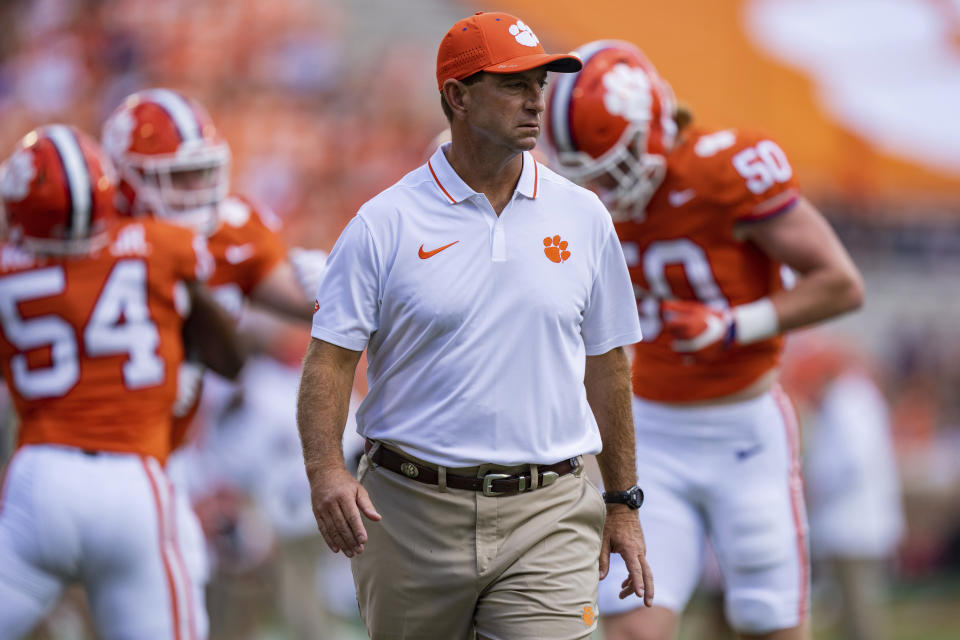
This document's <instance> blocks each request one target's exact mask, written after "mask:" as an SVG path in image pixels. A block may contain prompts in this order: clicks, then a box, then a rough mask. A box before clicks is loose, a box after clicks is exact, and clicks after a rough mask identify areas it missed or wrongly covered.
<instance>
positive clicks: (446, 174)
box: [427, 142, 540, 204]
mask: <svg viewBox="0 0 960 640" xmlns="http://www.w3.org/2000/svg"><path fill="white" fill-rule="evenodd" d="M449 146H450V143H449V142H446V143H444V144H442V145H440V146H439V147H437V150H436V151H434V152H433V155H432V156H430V159H429V160H428V161H427V169H428V170H429V171H430V175H431V176H432V177H433V181H434V182H435V183H436V185H437V188H439V189H440V191H441V192H442V193H443V195H444V197H446V198H447V199H448V200H449V201H450V203H451V204H458V203H460V202H463V201H464V200H466V199H467V198H470V197H471V196H474V195H476V193H477V192H476V191H474V190H473V189H471V188H470V186H469V185H467V183H466V182H464V181H463V179H462V178H461V177H460V176H459V174H457V172H456V171H454V169H453V167H452V166H450V162H449V161H448V160H447V156H446V154H445V153H444V150H445V149H447V148H448V147H449ZM539 181H540V170H539V169H538V168H537V162H536V160H534V159H533V154H531V153H530V152H528V151H524V152H523V169H522V170H521V171H520V180H519V181H518V182H517V189H516V191H517V193H519V194H520V195H523V196H526V197H528V198H536V197H537V190H538V188H539V184H538V183H539Z"/></svg>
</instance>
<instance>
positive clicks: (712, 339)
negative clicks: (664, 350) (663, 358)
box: [660, 300, 734, 353]
mask: <svg viewBox="0 0 960 640" xmlns="http://www.w3.org/2000/svg"><path fill="white" fill-rule="evenodd" d="M660 308H661V310H662V312H663V330H664V332H665V333H666V334H667V335H668V336H670V338H671V342H670V347H671V348H672V349H673V350H674V351H679V352H681V353H702V352H705V351H707V350H708V349H723V348H726V347H727V346H729V345H730V343H732V342H733V338H734V335H733V314H732V313H730V311H728V310H726V309H724V310H717V309H714V308H712V307H708V306H707V305H705V304H703V303H701V302H696V301H693V300H664V301H663V302H662V303H661V305H660Z"/></svg>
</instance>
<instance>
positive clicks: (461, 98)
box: [442, 78, 470, 117]
mask: <svg viewBox="0 0 960 640" xmlns="http://www.w3.org/2000/svg"><path fill="white" fill-rule="evenodd" d="M442 91H443V97H444V99H445V100H446V101H447V105H448V106H449V107H450V110H451V111H452V112H453V114H454V116H458V115H459V116H461V117H462V116H463V115H464V114H465V113H466V112H467V109H468V108H469V106H470V95H469V90H468V87H467V85H465V84H463V83H462V82H460V81H459V80H454V79H453V78H447V79H446V80H444V81H443V89H442Z"/></svg>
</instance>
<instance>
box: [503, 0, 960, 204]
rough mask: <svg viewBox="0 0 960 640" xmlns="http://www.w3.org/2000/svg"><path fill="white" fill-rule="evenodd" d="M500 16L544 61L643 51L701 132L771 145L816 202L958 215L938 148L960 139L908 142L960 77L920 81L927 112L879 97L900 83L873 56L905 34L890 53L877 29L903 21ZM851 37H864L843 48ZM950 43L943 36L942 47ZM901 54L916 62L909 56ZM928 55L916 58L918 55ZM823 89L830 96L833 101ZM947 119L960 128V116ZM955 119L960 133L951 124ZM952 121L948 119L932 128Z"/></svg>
mask: <svg viewBox="0 0 960 640" xmlns="http://www.w3.org/2000/svg"><path fill="white" fill-rule="evenodd" d="M503 4H506V5H508V6H506V7H504V6H503ZM503 4H501V5H499V7H500V10H506V11H512V12H514V13H516V14H517V15H518V16H520V17H522V18H523V19H524V20H526V21H528V23H529V24H531V25H533V26H534V27H535V28H536V30H537V32H538V35H539V37H540V38H541V40H543V41H544V42H545V43H546V44H547V46H548V48H550V47H552V48H554V49H572V48H574V47H576V46H579V45H580V44H583V43H585V42H588V41H591V40H596V39H601V38H620V39H624V40H629V41H631V42H634V43H635V44H637V45H639V46H640V47H641V48H642V49H643V50H644V51H645V52H646V53H647V55H648V56H649V57H650V58H651V60H652V61H653V62H654V64H655V65H657V67H658V69H659V70H660V72H661V74H662V75H663V76H664V77H665V78H666V79H667V80H668V81H669V82H670V83H671V85H672V86H673V88H674V91H675V92H676V94H677V97H678V99H679V100H680V101H681V102H684V103H686V104H688V105H689V106H690V107H691V108H692V109H693V112H694V114H695V117H696V119H697V120H698V121H700V122H701V123H703V124H705V125H707V126H717V127H727V126H735V127H749V128H752V129H757V130H760V131H763V132H766V133H768V134H769V135H771V136H772V137H774V138H775V139H776V140H777V141H778V142H780V143H781V145H782V146H783V147H784V149H785V150H787V152H788V154H789V156H790V158H791V161H792V163H793V164H794V166H795V168H796V170H797V174H798V176H799V177H800V179H801V180H802V182H803V185H804V188H805V190H806V192H807V193H809V194H811V195H812V196H814V197H819V198H829V197H842V198H844V199H847V200H850V199H852V200H855V201H862V202H865V203H870V202H875V201H876V200H877V199H880V200H883V201H885V203H886V204H896V205H906V206H916V207H920V208H928V209H935V208H940V209H947V208H949V207H951V206H952V207H953V208H954V209H956V206H957V205H958V204H960V146H948V145H947V142H949V140H950V139H951V138H950V136H954V137H956V136H957V135H960V129H958V130H957V131H947V130H946V129H944V130H942V131H940V132H938V131H932V132H929V131H928V132H927V134H928V139H927V140H924V139H923V137H922V136H919V135H918V134H917V132H918V131H920V130H922V129H923V128H924V125H927V126H928V128H929V125H931V123H930V121H929V118H932V117H936V115H935V114H936V111H933V112H928V111H927V108H929V107H934V106H941V105H940V104H939V102H938V101H937V100H936V98H937V97H938V96H939V95H940V93H943V94H944V96H945V98H944V99H950V98H951V97H952V96H951V94H950V93H949V92H950V91H951V90H952V89H951V86H950V78H951V77H953V78H960V63H957V68H956V69H950V68H946V67H943V68H940V67H937V68H933V69H931V68H930V67H924V68H923V70H924V71H925V72H926V76H930V74H931V73H942V74H943V77H933V78H932V84H931V82H928V83H927V85H926V86H925V89H929V90H927V91H925V92H924V93H923V94H922V95H923V96H925V97H928V98H929V99H930V101H929V102H928V103H927V104H922V103H920V104H917V102H918V101H920V100H922V98H921V97H919V96H918V97H917V98H916V100H915V102H914V104H912V105H910V103H909V97H904V96H903V95H902V93H898V92H897V85H895V84H894V85H892V86H887V85H890V82H889V81H888V80H889V79H890V78H892V79H893V80H896V79H897V76H896V75H895V74H896V72H897V69H889V68H880V60H881V59H882V56H883V55H885V56H887V58H889V59H892V60H894V61H896V60H900V59H902V58H903V57H905V56H899V55H897V54H898V52H897V51H891V47H896V46H904V47H906V46H908V45H909V44H910V42H912V41H911V40H910V37H911V34H910V33H908V34H907V35H905V36H903V38H902V39H903V40H906V41H907V42H906V44H904V45H898V40H897V38H896V36H897V34H896V33H895V32H894V33H887V32H884V31H883V27H884V25H885V26H886V27H887V28H888V31H892V30H893V28H899V25H898V24H893V23H894V22H896V21H903V20H906V18H904V17H902V16H901V15H900V14H899V13H896V14H891V15H889V16H887V17H888V20H889V21H891V22H888V23H884V24H881V25H880V26H879V27H878V26H877V24H876V16H875V15H874V14H873V13H871V16H870V20H868V19H867V16H866V15H865V14H864V15H863V16H862V19H861V20H860V21H859V24H855V25H852V26H851V25H850V24H845V23H844V22H842V21H841V20H847V21H848V22H849V21H850V20H851V19H852V20H853V21H854V22H857V20H856V14H853V15H852V17H851V7H854V8H855V6H860V5H862V3H856V2H851V1H850V0H847V2H844V1H842V0H837V1H836V2H833V3H823V2H806V3H801V2H797V1H794V0H730V1H727V2H717V1H716V0H687V1H686V2H682V3H677V2H649V1H634V2H628V1H616V2H597V1H594V2H584V1H583V0H551V2H542V1H541V0H510V1H509V2H506V3H503ZM880 4H891V3H880ZM892 4H893V5H900V6H899V7H898V8H899V9H903V7H904V6H907V5H909V6H908V8H912V9H913V10H914V11H913V13H910V14H909V15H910V16H912V17H914V18H917V19H918V20H919V18H918V16H919V17H920V18H922V17H924V16H925V15H926V14H924V13H923V12H925V11H926V12H929V11H947V12H949V11H956V9H952V8H950V7H949V6H947V7H943V6H941V5H944V4H946V5H950V3H940V2H938V0H914V1H913V2H904V3H892ZM837 7H840V8H841V9H844V8H845V9H846V10H847V13H846V14H845V16H846V17H844V15H841V16H839V17H838V16H837V15H834V13H831V11H832V10H833V9H836V8H837ZM491 9H492V7H491ZM901 13H902V12H901ZM941 17H942V16H941ZM838 21H841V22H838ZM881 22H882V21H881ZM911 24H913V23H911ZM924 24H925V23H923V22H920V23H919V26H917V27H916V29H919V30H922V28H923V25H924ZM935 24H938V23H936V22H934V23H931V27H930V28H931V29H934V28H935V26H934V25H935ZM952 24H953V25H954V26H956V25H957V24H960V20H957V21H954V22H953V23H952ZM798 29H799V30H800V33H796V32H797V30H798ZM804 29H806V30H807V31H806V32H804V31H803V30H804ZM845 29H848V30H849V29H853V31H844V30H845ZM858 29H859V30H861V31H863V30H869V29H874V31H866V32H863V33H860V34H859V37H852V36H855V35H856V31H857V30H858ZM916 29H915V30H916ZM877 30H879V32H878V31H877ZM958 31H960V30H957V29H954V30H953V31H952V32H951V31H949V30H948V31H946V32H945V33H946V36H945V37H948V36H950V35H951V33H957V32H958ZM805 33H806V36H807V37H806V39H804V35H805ZM911 33H912V32H911ZM936 33H939V32H936ZM834 34H835V35H834ZM920 36H922V37H923V38H927V35H926V34H923V33H921V34H920ZM920 36H918V37H917V38H913V40H918V41H920V42H922V43H923V44H922V46H923V47H926V46H927V44H926V43H927V40H926V39H923V40H920ZM931 38H932V36H931ZM956 42H957V39H956V38H954V39H953V41H952V43H947V44H946V45H944V46H952V47H955V43H956ZM831 47H832V48H831ZM871 47H875V48H876V53H874V51H873V50H872V49H871ZM904 51H906V49H904ZM834 52H836V53H834ZM910 53H911V54H917V52H916V51H914V50H913V49H910ZM925 53H926V50H925V49H924V51H921V52H920V53H919V54H925ZM891 54H892V55H891ZM919 54H917V55H919ZM954 57H956V56H954ZM857 64H859V65H861V66H862V67H863V69H862V70H861V69H860V68H858V67H856V65H857ZM871 64H874V66H875V68H873V69H871V67H870V65H871ZM885 64H886V63H885ZM901 71H902V73H906V74H909V73H910V72H911V70H910V69H904V70H901ZM916 71H920V69H917V70H916ZM950 73H954V74H955V75H950ZM843 74H846V75H843ZM877 74H881V75H880V77H879V79H878V76H877ZM882 74H887V75H886V76H883V75H882ZM909 79H910V78H909V77H908V78H906V80H909ZM927 79H928V80H929V78H927ZM858 82H861V83H862V84H860V85H858V84H857V83H858ZM883 82H887V85H884V84H883ZM941 82H942V86H940V85H939V84H938V83H941ZM871 83H872V84H871ZM831 86H833V87H836V88H837V90H836V91H835V92H834V93H831V89H830V87H831ZM953 86H956V83H954V85H953ZM883 90H888V93H886V94H885V93H883ZM940 90H942V91H940ZM953 90H954V91H955V89H953ZM871 91H873V93H870V92H871ZM871 99H873V100H874V101H873V102H871V101H870V100H871ZM890 100H900V101H901V102H903V103H904V104H905V105H909V106H910V107H911V110H913V109H917V110H919V112H918V113H916V114H914V113H912V111H911V112H909V113H908V111H907V109H906V108H904V110H903V111H902V112H898V111H897V110H898V109H899V108H900V107H899V106H898V103H897V102H889V101H890ZM885 101H886V102H885ZM831 105H833V107H831ZM857 105H862V110H859V111H858V109H857ZM954 108H955V110H956V114H960V102H957V103H954ZM909 116H913V117H915V118H916V120H915V121H911V120H910V117H909ZM925 116H926V117H927V118H928V120H927V121H926V122H924V120H923V118H924V117H925ZM953 119H957V120H960V118H957V117H956V115H955V116H954V118H953ZM950 120H951V119H950V118H948V117H947V116H946V112H945V111H944V117H943V118H942V120H941V122H943V123H949V122H950ZM951 126H953V127H954V128H955V129H956V128H957V126H958V125H951ZM924 145H927V146H924Z"/></svg>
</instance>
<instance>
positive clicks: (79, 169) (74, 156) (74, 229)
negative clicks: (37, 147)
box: [45, 124, 93, 238]
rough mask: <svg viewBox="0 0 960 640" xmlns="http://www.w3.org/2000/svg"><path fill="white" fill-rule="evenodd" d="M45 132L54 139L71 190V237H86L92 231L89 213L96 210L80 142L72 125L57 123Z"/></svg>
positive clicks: (68, 187)
mask: <svg viewBox="0 0 960 640" xmlns="http://www.w3.org/2000/svg"><path fill="white" fill-rule="evenodd" d="M45 133H46V134H47V136H49V138H50V140H51V141H52V142H53V146H54V148H55V149H56V150H57V154H58V155H59V156H60V161H61V162H62V163H63V172H64V173H65V174H66V176H67V189H69V191H70V202H71V206H72V211H71V212H70V237H71V238H86V237H87V235H88V233H89V231H90V213H91V210H92V209H93V196H92V190H91V188H90V172H89V171H88V170H87V163H86V161H85V160H84V159H83V152H82V151H81V150H80V143H79V142H77V138H76V136H75V135H73V132H72V131H70V129H69V127H66V126H64V125H62V124H54V125H50V126H49V127H46V130H45Z"/></svg>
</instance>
